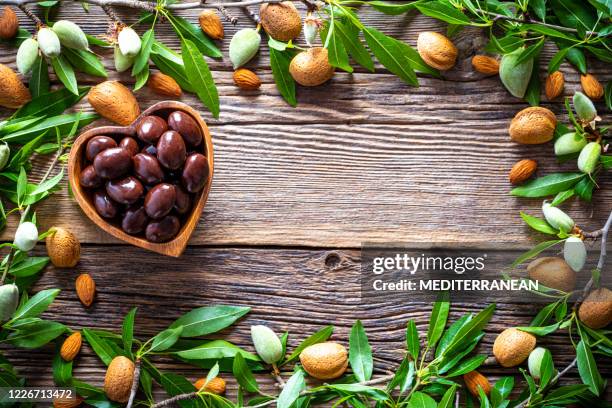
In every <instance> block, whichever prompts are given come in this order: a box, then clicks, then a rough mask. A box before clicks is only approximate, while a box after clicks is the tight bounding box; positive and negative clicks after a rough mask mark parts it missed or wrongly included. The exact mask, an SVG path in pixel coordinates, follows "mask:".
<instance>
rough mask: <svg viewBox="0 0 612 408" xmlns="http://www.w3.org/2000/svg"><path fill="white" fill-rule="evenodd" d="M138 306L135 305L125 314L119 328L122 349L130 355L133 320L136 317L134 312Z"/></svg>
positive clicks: (132, 338) (132, 341) (132, 339)
mask: <svg viewBox="0 0 612 408" xmlns="http://www.w3.org/2000/svg"><path fill="white" fill-rule="evenodd" d="M137 311H138V308H137V307H135V308H133V309H132V310H130V311H129V312H128V314H126V315H125V318H124V319H123V325H122V330H121V339H122V341H123V350H124V351H125V352H126V354H127V355H128V356H130V357H132V344H133V343H134V320H135V319H136V312H137Z"/></svg>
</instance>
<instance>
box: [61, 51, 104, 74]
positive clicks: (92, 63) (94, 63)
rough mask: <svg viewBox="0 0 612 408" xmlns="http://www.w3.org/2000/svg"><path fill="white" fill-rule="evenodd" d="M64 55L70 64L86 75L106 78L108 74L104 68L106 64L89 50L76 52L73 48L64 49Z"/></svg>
mask: <svg viewBox="0 0 612 408" xmlns="http://www.w3.org/2000/svg"><path fill="white" fill-rule="evenodd" d="M62 55H64V56H65V57H66V59H67V60H68V62H70V64H71V65H72V66H73V67H74V68H76V69H77V70H78V71H81V72H83V73H85V74H89V75H93V76H97V77H101V78H106V77H107V76H108V74H107V73H106V69H105V68H104V64H103V63H102V61H100V59H99V58H98V56H97V55H96V54H94V53H93V52H91V51H88V50H74V49H72V48H68V47H65V48H62Z"/></svg>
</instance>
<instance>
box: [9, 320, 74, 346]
mask: <svg viewBox="0 0 612 408" xmlns="http://www.w3.org/2000/svg"><path fill="white" fill-rule="evenodd" d="M66 330H67V327H66V326H64V325H63V324H61V323H58V322H54V321H50V320H40V321H37V322H34V323H32V324H29V325H27V326H21V328H20V329H19V330H17V331H14V332H12V333H11V334H9V336H8V337H7V341H8V342H9V343H11V344H12V345H14V346H16V347H21V348H25V349H35V348H39V347H42V346H44V345H45V344H47V343H49V342H50V341H51V340H53V339H55V338H56V337H58V336H60V335H62V334H63V333H64V332H65V331H66Z"/></svg>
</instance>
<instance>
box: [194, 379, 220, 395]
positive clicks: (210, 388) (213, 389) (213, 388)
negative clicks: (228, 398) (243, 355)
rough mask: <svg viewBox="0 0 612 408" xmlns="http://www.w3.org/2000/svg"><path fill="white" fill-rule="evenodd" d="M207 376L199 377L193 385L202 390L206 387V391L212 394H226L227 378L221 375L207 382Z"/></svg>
mask: <svg viewBox="0 0 612 408" xmlns="http://www.w3.org/2000/svg"><path fill="white" fill-rule="evenodd" d="M204 384H206V378H199V379H198V380H197V381H196V382H195V383H194V384H193V385H194V386H195V387H196V389H198V390H200V389H202V387H204V391H206V392H210V393H212V394H217V395H222V394H225V380H224V379H223V378H221V377H215V378H213V379H212V380H210V381H209V382H208V384H206V386H204Z"/></svg>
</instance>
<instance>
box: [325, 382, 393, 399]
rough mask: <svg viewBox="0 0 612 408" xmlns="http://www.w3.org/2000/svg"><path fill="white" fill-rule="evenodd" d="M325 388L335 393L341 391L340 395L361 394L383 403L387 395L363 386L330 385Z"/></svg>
mask: <svg viewBox="0 0 612 408" xmlns="http://www.w3.org/2000/svg"><path fill="white" fill-rule="evenodd" d="M326 388H328V389H331V390H336V391H342V393H343V394H344V393H351V394H363V395H367V396H368V397H371V398H373V399H374V400H377V401H384V400H386V399H388V395H387V393H385V392H384V391H383V390H380V389H378V388H374V387H370V386H367V385H363V384H330V385H328V386H327V387H326Z"/></svg>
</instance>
